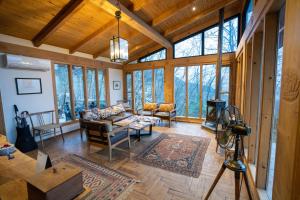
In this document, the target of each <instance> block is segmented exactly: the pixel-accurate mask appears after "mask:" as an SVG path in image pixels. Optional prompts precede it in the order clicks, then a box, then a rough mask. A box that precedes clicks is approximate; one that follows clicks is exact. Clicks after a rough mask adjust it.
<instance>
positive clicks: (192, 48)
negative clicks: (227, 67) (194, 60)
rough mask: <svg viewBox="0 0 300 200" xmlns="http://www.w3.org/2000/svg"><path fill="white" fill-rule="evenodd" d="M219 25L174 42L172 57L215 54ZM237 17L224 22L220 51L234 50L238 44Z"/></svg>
mask: <svg viewBox="0 0 300 200" xmlns="http://www.w3.org/2000/svg"><path fill="white" fill-rule="evenodd" d="M218 35H219V26H218V25H215V26H213V27H212V28H209V29H207V30H204V31H201V32H199V33H196V34H194V35H191V36H189V37H188V38H185V39H182V40H180V41H178V42H176V43H175V44H174V57H175V58H183V57H191V56H200V55H208V54H216V53H217V52H218ZM238 35H239V17H238V16H236V17H233V18H230V19H228V20H226V21H225V22H224V25H223V44H222V52H223V53H228V52H234V51H236V48H237V45H238Z"/></svg>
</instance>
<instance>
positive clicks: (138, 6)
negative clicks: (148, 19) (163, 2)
mask: <svg viewBox="0 0 300 200" xmlns="http://www.w3.org/2000/svg"><path fill="white" fill-rule="evenodd" d="M152 2H153V0H143V1H142V2H138V3H135V4H133V6H132V7H133V8H132V10H133V11H134V12H137V11H139V10H141V9H142V8H143V7H144V6H146V5H147V4H150V3H152Z"/></svg>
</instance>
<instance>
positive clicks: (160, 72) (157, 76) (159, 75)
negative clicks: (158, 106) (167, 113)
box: [154, 68, 165, 103]
mask: <svg viewBox="0 0 300 200" xmlns="http://www.w3.org/2000/svg"><path fill="white" fill-rule="evenodd" d="M154 80H155V82H154V84H155V85H154V87H155V89H154V91H155V101H156V102H157V103H163V102H164V101H165V98H164V69H163V68H159V69H154Z"/></svg>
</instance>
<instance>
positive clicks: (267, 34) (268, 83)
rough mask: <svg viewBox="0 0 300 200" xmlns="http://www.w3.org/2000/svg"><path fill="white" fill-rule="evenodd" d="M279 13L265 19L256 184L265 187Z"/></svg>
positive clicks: (269, 15)
mask: <svg viewBox="0 0 300 200" xmlns="http://www.w3.org/2000/svg"><path fill="white" fill-rule="evenodd" d="M277 21H278V16H277V14H268V15H267V16H266V17H265V20H264V45H263V46H264V48H263V49H264V54H263V55H264V58H263V73H262V74H263V77H262V81H263V83H262V103H261V104H262V107H261V123H260V131H259V132H260V135H259V145H258V155H257V156H258V159H257V172H256V186H257V187H258V188H262V189H265V188H266V185H267V174H268V163H269V155H270V141H271V132H272V116H273V102H274V98H273V97H274V86H275V80H276V78H275V77H276V76H275V71H276V47H277Z"/></svg>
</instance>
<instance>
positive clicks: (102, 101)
mask: <svg viewBox="0 0 300 200" xmlns="http://www.w3.org/2000/svg"><path fill="white" fill-rule="evenodd" d="M98 84H99V105H100V108H105V107H106V95H105V94H106V93H105V78H104V71H103V70H98Z"/></svg>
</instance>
